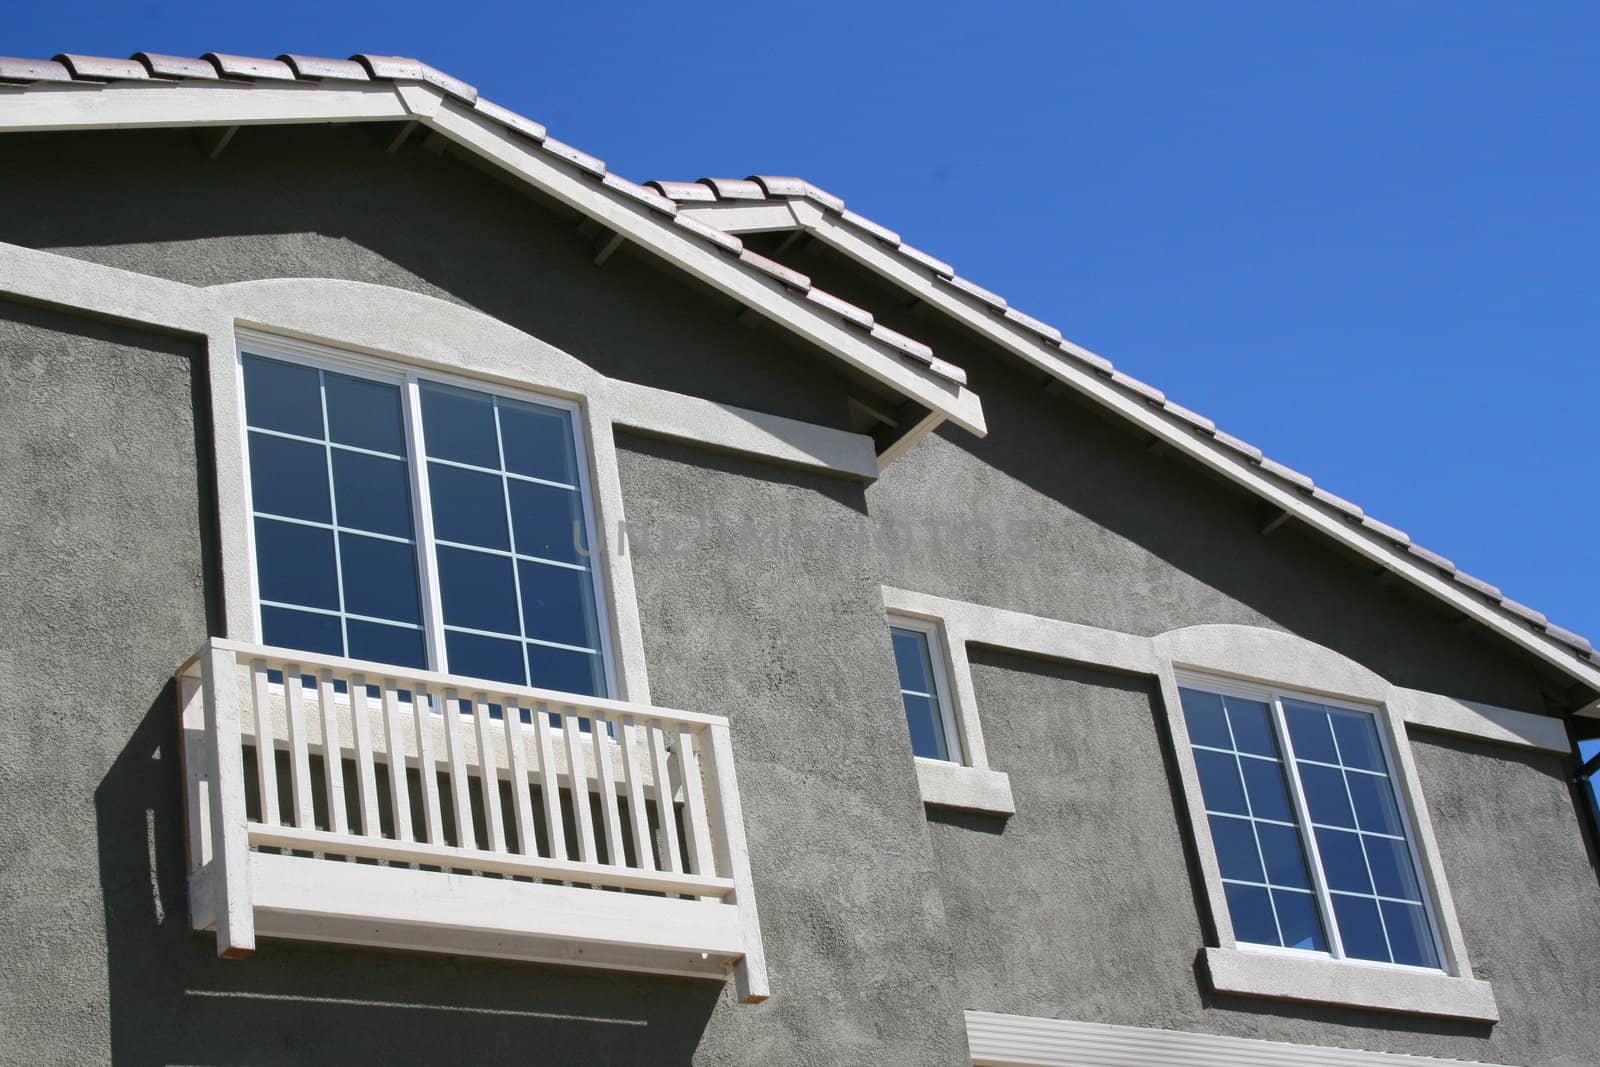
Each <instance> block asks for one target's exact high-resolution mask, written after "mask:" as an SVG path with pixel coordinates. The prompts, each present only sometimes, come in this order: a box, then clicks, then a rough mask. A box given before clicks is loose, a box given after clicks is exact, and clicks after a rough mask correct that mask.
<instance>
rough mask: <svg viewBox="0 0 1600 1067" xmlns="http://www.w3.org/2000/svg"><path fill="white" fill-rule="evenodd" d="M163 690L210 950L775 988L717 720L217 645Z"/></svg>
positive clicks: (195, 892)
mask: <svg viewBox="0 0 1600 1067" xmlns="http://www.w3.org/2000/svg"><path fill="white" fill-rule="evenodd" d="M177 677H178V695H179V699H180V702H181V705H182V716H183V738H184V744H183V753H184V764H185V779H186V790H187V794H188V809H187V810H188V828H189V833H188V842H189V869H190V881H189V886H190V888H189V898H190V912H191V916H192V918H193V922H194V926H195V928H196V929H215V930H216V934H217V951H218V954H219V955H222V956H227V957H237V956H244V955H248V954H249V953H250V952H251V951H253V950H254V948H255V939H256V937H257V936H258V935H259V936H262V937H282V938H294V939H300V940H314V941H334V942H342V943H346V944H364V945H374V946H380V947H385V948H400V949H411V950H418V951H429V952H449V953H458V954H465V955H482V956H496V957H502V958H511V959H523V960H539V961H543V962H551V963H563V964H573V965H579V966H593V967H607V968H612V969H619V970H634V971H649V972H655V973H663V974H677V975H689V976H693V977H706V978H722V977H725V976H726V975H727V974H729V973H730V972H731V973H732V974H733V975H734V977H735V980H736V982H737V985H738V992H739V995H740V997H741V999H743V1000H746V1001H759V1000H764V999H765V998H766V996H767V994H768V990H767V975H766V963H765V958H764V956H763V953H762V948H761V931H760V926H759V924H758V922H757V917H756V906H755V897H754V894H753V891H752V888H751V882H750V866H749V859H748V856H747V854H746V851H745V841H744V824H743V819H742V816H741V814H740V809H739V791H738V786H737V784H736V782H735V779H734V771H733V750H732V746H731V744H730V741H729V734H728V721H727V720H726V719H723V718H720V717H717V716H712V715H697V714H692V713H689V712H682V711H667V710H664V709H661V708H652V707H646V706H643V705H637V704H628V703H623V702H621V701H615V700H601V699H595V698H589V697H575V696H572V695H571V694H563V693H555V692H549V691H546V690H541V689H528V688H523V687H518V686H508V685H505V684H502V683H498V682H486V681H483V680H481V679H472V678H457V677H452V676H450V675H444V674H435V673H432V672H428V671H417V670H409V669H402V668H395V667H390V666H385V665H383V664H378V663H364V662H359V661H356V660H349V659H341V658H337V657H329V656H318V655H312V654H308V653H300V652H290V651H286V650H283V649H275V648H265V647H260V646H255V645H246V644H240V643H238V642H233V641H225V640H221V639H216V638H213V639H212V640H210V641H208V642H207V643H206V645H205V646H204V647H203V648H202V649H201V650H200V651H199V652H198V653H196V654H195V656H194V657H193V658H191V659H190V660H189V661H188V662H187V663H185V664H184V665H183V666H182V667H181V668H179V670H178V676H177ZM296 679H300V680H301V681H300V683H299V684H296V681H295V680H296Z"/></svg>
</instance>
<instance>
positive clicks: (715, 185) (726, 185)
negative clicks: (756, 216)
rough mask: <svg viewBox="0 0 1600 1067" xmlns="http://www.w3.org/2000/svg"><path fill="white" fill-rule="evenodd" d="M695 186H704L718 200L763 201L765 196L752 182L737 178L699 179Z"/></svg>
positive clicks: (759, 187)
mask: <svg viewBox="0 0 1600 1067" xmlns="http://www.w3.org/2000/svg"><path fill="white" fill-rule="evenodd" d="M695 184H696V185H704V186H706V187H707V188H709V189H710V190H711V191H712V192H714V193H716V194H717V199H719V200H765V199H766V198H767V194H766V193H765V192H764V191H763V190H762V188H761V186H759V185H757V184H756V183H755V182H752V181H742V180H740V179H738V178H701V179H700V180H699V181H698V182H696V183H695Z"/></svg>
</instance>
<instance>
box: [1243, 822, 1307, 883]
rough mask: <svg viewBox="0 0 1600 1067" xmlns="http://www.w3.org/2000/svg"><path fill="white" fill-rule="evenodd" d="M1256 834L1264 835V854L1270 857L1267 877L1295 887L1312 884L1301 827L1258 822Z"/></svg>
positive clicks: (1270, 880)
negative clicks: (1299, 829)
mask: <svg viewBox="0 0 1600 1067" xmlns="http://www.w3.org/2000/svg"><path fill="white" fill-rule="evenodd" d="M1256 835H1257V836H1258V837H1259V838H1260V839H1261V854H1262V855H1263V856H1265V857H1266V860H1267V881H1269V882H1271V883H1272V884H1273V885H1278V886H1288V887H1290V888H1294V889H1310V888H1311V878H1310V876H1309V875H1308V874H1307V873H1306V855H1305V846H1303V845H1302V844H1301V843H1300V831H1298V830H1296V829H1295V828H1294V827H1292V826H1271V825H1268V824H1265V823H1257V824H1256Z"/></svg>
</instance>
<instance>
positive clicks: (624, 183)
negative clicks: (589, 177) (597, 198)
mask: <svg viewBox="0 0 1600 1067" xmlns="http://www.w3.org/2000/svg"><path fill="white" fill-rule="evenodd" d="M600 184H601V185H606V186H610V187H611V188H613V189H615V190H616V191H617V192H619V193H621V194H622V195H624V196H631V197H632V198H633V199H635V200H637V201H639V202H640V203H641V204H643V205H644V206H645V207H647V208H650V209H651V210H652V211H659V212H660V213H661V214H663V215H676V214H677V213H678V205H677V204H674V203H673V202H672V201H671V200H668V199H667V198H666V197H664V196H662V195H661V194H660V193H658V192H656V191H655V190H654V189H646V188H645V187H644V186H642V185H638V184H635V183H634V182H630V181H629V180H628V179H626V178H624V177H623V176H622V175H620V174H612V173H610V172H607V173H606V176H605V177H604V178H601V179H600Z"/></svg>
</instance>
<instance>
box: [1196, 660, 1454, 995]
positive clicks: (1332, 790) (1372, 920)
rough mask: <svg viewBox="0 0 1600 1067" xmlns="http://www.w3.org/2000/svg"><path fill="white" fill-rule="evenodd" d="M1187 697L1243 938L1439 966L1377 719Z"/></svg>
mask: <svg viewBox="0 0 1600 1067" xmlns="http://www.w3.org/2000/svg"><path fill="white" fill-rule="evenodd" d="M1182 701H1183V713H1184V722H1185V724H1186V725H1187V728H1188V731H1189V741H1190V745H1191V747H1192V750H1193V753H1194V761H1195V768H1196V770H1197V771H1198V773H1199V776H1200V789H1201V793H1202V795H1203V797H1204V799H1205V808H1206V820H1207V823H1208V825H1209V826H1210V829H1211V840H1212V844H1213V847H1214V848H1215V851H1216V857H1217V865H1218V868H1219V870H1220V873H1221V875H1222V882H1223V888H1224V893H1225V896H1226V898H1227V902H1228V914H1229V916H1230V918H1231V919H1232V921H1233V928H1234V935H1235V937H1236V938H1237V939H1238V940H1239V941H1241V942H1245V943H1249V944H1256V945H1268V946H1276V947H1280V948H1290V949H1301V950H1306V951H1311V952H1320V953H1326V954H1328V955H1330V956H1333V957H1335V958H1350V959H1360V960H1370V961H1375V962H1380V963H1395V964H1403V965H1406V966H1412V967H1426V968H1438V967H1439V966H1440V963H1439V952H1438V947H1437V935H1436V933H1435V928H1434V924H1433V920H1432V918H1431V915H1430V913H1429V907H1428V903H1427V900H1426V898H1425V895H1424V893H1423V889H1422V881H1421V877H1420V875H1419V873H1418V867H1417V861H1416V854H1415V849H1414V847H1413V845H1412V835H1411V832H1410V828H1409V826H1408V822H1407V820H1406V818H1405V816H1404V814H1403V812H1402V808H1401V805H1400V803H1399V794H1398V793H1397V791H1396V789H1395V782H1394V778H1393V774H1392V771H1391V770H1390V763H1389V758H1388V755H1387V753H1386V751H1385V747H1384V744H1383V740H1382V737H1381V735H1380V733H1379V731H1378V724H1377V718H1376V715H1375V714H1374V712H1372V711H1368V710H1362V709H1357V708H1351V707H1346V706H1342V705H1330V704H1327V703H1323V702H1321V701H1316V700H1311V699H1307V698H1303V697H1298V696H1293V695H1289V694H1282V693H1268V692H1263V693H1260V694H1258V695H1251V694H1249V693H1245V692H1237V693H1231V692H1226V691H1212V690H1209V689H1199V688H1190V687H1185V688H1183V689H1182Z"/></svg>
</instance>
